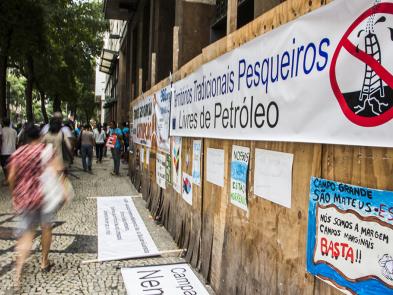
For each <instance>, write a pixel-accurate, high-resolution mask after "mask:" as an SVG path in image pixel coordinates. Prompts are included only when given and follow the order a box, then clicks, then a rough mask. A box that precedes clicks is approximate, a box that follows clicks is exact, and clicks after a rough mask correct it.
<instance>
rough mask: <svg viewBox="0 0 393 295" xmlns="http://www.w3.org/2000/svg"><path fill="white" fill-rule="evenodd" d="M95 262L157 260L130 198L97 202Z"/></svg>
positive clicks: (104, 198) (153, 248)
mask: <svg viewBox="0 0 393 295" xmlns="http://www.w3.org/2000/svg"><path fill="white" fill-rule="evenodd" d="M97 231H98V260H100V261H105V260H118V259H126V258H139V257H150V256H158V255H159V251H158V249H157V246H156V245H155V243H154V241H153V239H152V237H151V236H150V233H149V232H148V230H147V228H146V226H145V224H144V223H143V220H142V218H141V216H140V215H139V213H138V210H137V209H136V207H135V204H134V202H133V200H132V198H131V197H100V198H97Z"/></svg>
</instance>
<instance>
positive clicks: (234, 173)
mask: <svg viewBox="0 0 393 295" xmlns="http://www.w3.org/2000/svg"><path fill="white" fill-rule="evenodd" d="M247 169H248V165H247V163H245V162H240V161H232V163H231V178H232V179H233V180H237V181H240V182H244V183H245V182H246V180H247Z"/></svg>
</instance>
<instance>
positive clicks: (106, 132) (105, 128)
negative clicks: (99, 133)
mask: <svg viewBox="0 0 393 295" xmlns="http://www.w3.org/2000/svg"><path fill="white" fill-rule="evenodd" d="M102 129H104V131H105V136H106V140H105V145H104V157H106V156H107V151H108V148H107V146H106V143H107V141H108V138H109V136H110V134H109V128H108V124H107V123H106V122H104V124H102Z"/></svg>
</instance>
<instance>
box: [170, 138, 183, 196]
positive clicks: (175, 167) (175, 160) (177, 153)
mask: <svg viewBox="0 0 393 295" xmlns="http://www.w3.org/2000/svg"><path fill="white" fill-rule="evenodd" d="M181 142H182V140H181V137H176V136H175V137H172V183H173V188H174V189H175V191H177V192H178V193H179V194H181V192H182V190H181V186H182V184H181V182H182V175H181V171H182V170H181Z"/></svg>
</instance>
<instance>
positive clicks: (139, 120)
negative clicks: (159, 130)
mask: <svg viewBox="0 0 393 295" xmlns="http://www.w3.org/2000/svg"><path fill="white" fill-rule="evenodd" d="M133 120H134V121H133V124H132V128H133V131H132V140H133V142H134V143H137V144H141V145H145V146H147V147H152V138H154V136H153V135H154V133H155V129H153V105H152V97H151V96H147V97H143V98H142V99H139V100H137V101H136V102H135V103H134V105H133ZM153 141H154V140H153ZM153 147H154V144H153Z"/></svg>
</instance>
